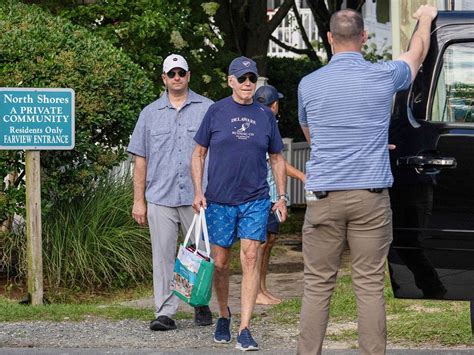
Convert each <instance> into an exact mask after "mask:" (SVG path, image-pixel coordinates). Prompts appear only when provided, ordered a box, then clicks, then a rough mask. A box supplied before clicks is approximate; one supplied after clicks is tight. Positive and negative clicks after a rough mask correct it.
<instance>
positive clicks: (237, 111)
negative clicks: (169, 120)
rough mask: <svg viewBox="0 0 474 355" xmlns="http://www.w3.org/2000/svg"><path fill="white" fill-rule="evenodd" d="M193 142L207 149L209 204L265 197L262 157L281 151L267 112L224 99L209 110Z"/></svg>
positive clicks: (281, 143) (273, 120)
mask: <svg viewBox="0 0 474 355" xmlns="http://www.w3.org/2000/svg"><path fill="white" fill-rule="evenodd" d="M194 140H195V141H196V143H198V144H199V145H201V146H203V147H206V148H208V149H209V151H208V154H209V167H208V184H207V189H206V193H205V196H206V199H207V200H208V201H209V202H216V203H222V204H226V205H240V204H242V203H245V202H249V201H254V200H258V199H261V198H268V197H269V195H268V184H267V161H266V153H267V152H268V153H270V154H276V153H280V152H281V151H282V149H283V142H282V140H281V136H280V131H279V130H278V126H277V123H276V120H275V118H274V117H273V114H272V112H271V111H270V109H269V108H267V107H265V106H263V105H260V104H259V103H255V102H254V103H252V104H249V105H241V104H239V103H237V102H235V101H234V100H233V99H232V96H229V97H226V98H225V99H222V100H220V101H217V102H216V103H214V104H213V105H211V106H210V107H209V109H208V111H207V113H206V115H205V116H204V119H203V120H202V123H201V126H200V127H199V130H198V131H197V133H196V135H195V136H194Z"/></svg>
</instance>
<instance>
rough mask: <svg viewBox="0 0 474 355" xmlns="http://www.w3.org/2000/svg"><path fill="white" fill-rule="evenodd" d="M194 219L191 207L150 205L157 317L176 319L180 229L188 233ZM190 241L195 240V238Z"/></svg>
mask: <svg viewBox="0 0 474 355" xmlns="http://www.w3.org/2000/svg"><path fill="white" fill-rule="evenodd" d="M193 216H194V211H193V208H192V207H191V206H181V207H165V206H159V205H155V204H153V203H148V211H147V217H148V225H149V226H150V235H151V247H152V255H153V294H154V298H155V317H159V316H168V317H170V318H173V317H174V316H175V314H176V312H177V311H178V305H179V298H178V297H177V296H175V295H174V294H173V293H172V292H171V289H170V286H171V282H172V280H173V269H174V263H175V257H176V243H177V240H178V228H179V225H181V230H182V231H183V233H184V234H186V232H187V230H188V228H189V226H190V224H191V222H192V220H193ZM191 239H194V238H193V236H192V237H191Z"/></svg>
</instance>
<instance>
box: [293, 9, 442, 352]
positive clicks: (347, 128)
mask: <svg viewBox="0 0 474 355" xmlns="http://www.w3.org/2000/svg"><path fill="white" fill-rule="evenodd" d="M436 15H437V10H436V8H434V7H432V6H428V5H423V6H421V7H420V8H419V9H418V10H417V12H416V13H415V14H414V16H415V18H417V19H418V21H419V23H418V28H417V30H416V32H415V33H414V35H413V38H412V42H411V45H410V50H409V51H408V52H406V53H404V54H402V55H401V56H400V58H399V60H395V61H388V62H380V63H377V64H373V63H370V62H368V61H365V60H364V58H363V57H362V54H361V48H362V46H363V44H364V43H365V41H366V40H367V32H366V31H364V23H363V20H362V16H361V15H360V13H358V12H356V11H353V10H342V11H339V12H336V13H335V14H333V16H332V17H331V21H330V30H331V31H330V32H329V33H328V39H329V42H330V44H331V46H332V49H333V52H334V56H333V57H332V59H331V61H330V62H329V63H328V64H327V65H326V66H325V67H323V68H321V69H319V70H317V71H315V72H313V73H311V74H309V75H307V76H306V77H304V78H303V79H302V80H301V83H300V85H299V88H298V106H299V120H300V124H301V126H302V129H303V132H304V134H305V137H306V139H307V140H308V142H310V144H311V155H310V160H309V161H308V162H307V164H306V185H305V189H306V201H307V210H306V216H305V222H304V226H303V255H304V262H305V272H304V276H305V287H304V297H303V304H302V309H301V322H300V336H299V341H298V353H299V354H302V355H308V354H321V348H322V343H323V339H324V335H325V332H326V327H327V322H328V316H329V302H330V299H331V294H332V292H333V289H334V286H335V282H336V275H337V271H338V268H339V264H340V259H341V254H342V252H343V250H344V247H345V245H346V243H347V244H348V245H349V248H350V254H351V267H352V282H353V288H354V291H355V294H356V301H357V309H358V335H359V351H360V352H361V353H362V354H370V355H379V354H385V347H386V320H385V301H384V293H383V290H384V264H385V259H386V256H387V253H388V249H389V246H390V242H391V241H392V215H391V209H390V199H389V196H388V192H387V188H388V187H390V186H391V185H392V181H393V178H392V174H391V171H390V163H389V156H388V150H387V143H388V126H389V120H390V111H391V106H392V97H393V95H394V93H395V92H397V91H399V90H403V89H406V88H407V87H408V86H409V85H410V83H411V81H412V80H413V78H414V77H415V75H416V73H417V71H418V69H419V67H420V65H421V63H422V62H423V60H424V58H425V56H426V54H427V51H428V48H429V45H430V28H431V23H432V21H433V19H434V18H435V17H436Z"/></svg>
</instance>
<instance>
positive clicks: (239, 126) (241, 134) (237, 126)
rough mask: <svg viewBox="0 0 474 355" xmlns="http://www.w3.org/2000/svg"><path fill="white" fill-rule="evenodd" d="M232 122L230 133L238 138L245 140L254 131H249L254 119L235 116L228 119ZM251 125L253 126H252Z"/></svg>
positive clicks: (252, 134)
mask: <svg viewBox="0 0 474 355" xmlns="http://www.w3.org/2000/svg"><path fill="white" fill-rule="evenodd" d="M230 122H231V123H233V124H234V127H233V129H234V130H233V131H232V134H233V135H234V136H235V137H236V138H237V139H240V140H247V139H249V138H250V137H253V136H254V135H255V133H253V132H251V131H252V128H253V126H255V125H256V122H255V120H252V119H250V118H247V117H235V118H232V119H231V120H230ZM252 125H253V126H252Z"/></svg>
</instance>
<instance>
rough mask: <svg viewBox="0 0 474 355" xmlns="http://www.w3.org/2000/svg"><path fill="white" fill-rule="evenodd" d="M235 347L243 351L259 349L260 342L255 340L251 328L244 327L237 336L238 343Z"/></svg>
mask: <svg viewBox="0 0 474 355" xmlns="http://www.w3.org/2000/svg"><path fill="white" fill-rule="evenodd" d="M235 348H236V349H239V350H242V351H256V350H258V344H257V342H256V341H255V340H253V338H252V334H250V330H249V328H244V329H242V331H241V332H240V334H239V335H238V336H237V345H236V346H235Z"/></svg>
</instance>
